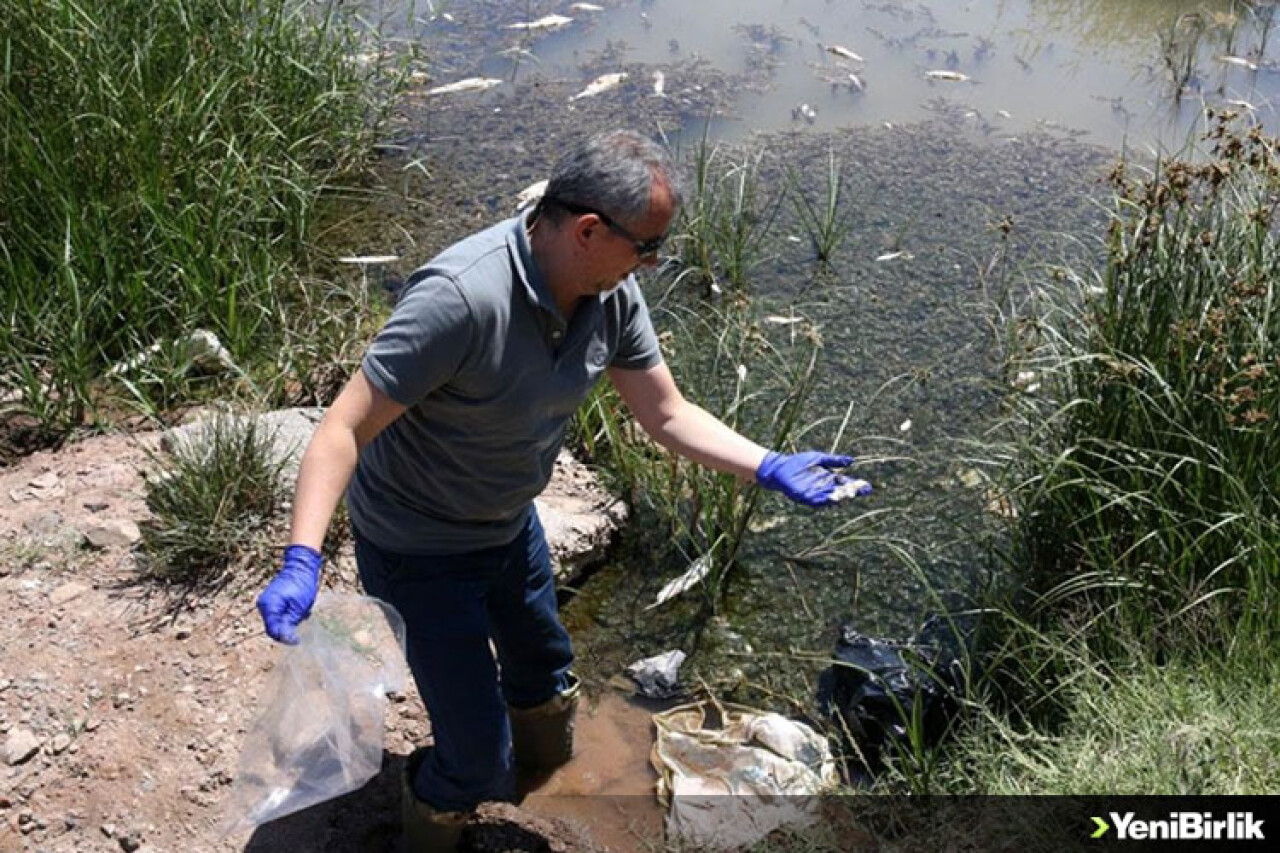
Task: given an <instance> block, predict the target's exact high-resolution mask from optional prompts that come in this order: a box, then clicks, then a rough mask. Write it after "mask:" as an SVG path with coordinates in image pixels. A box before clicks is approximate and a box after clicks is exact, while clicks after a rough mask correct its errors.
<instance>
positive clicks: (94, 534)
mask: <svg viewBox="0 0 1280 853" xmlns="http://www.w3.org/2000/svg"><path fill="white" fill-rule="evenodd" d="M84 536H85V539H87V540H89V544H90V545H92V546H93V547H95V548H111V547H114V546H120V545H133V544H134V543H136V542H137V541H138V540H140V539H141V538H142V531H141V530H139V529H138V525H137V524H135V523H134V522H132V521H130V520H129V519H127V518H116V519H107V520H106V521H100V522H96V523H95V524H93V525H92V526H90V527H89V528H88V529H87V530H85V532H84Z"/></svg>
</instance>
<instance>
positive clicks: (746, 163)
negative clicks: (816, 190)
mask: <svg viewBox="0 0 1280 853" xmlns="http://www.w3.org/2000/svg"><path fill="white" fill-rule="evenodd" d="M709 133H710V125H709V124H708V125H707V126H706V127H704V129H703V135H702V139H701V141H700V142H699V143H698V147H697V148H696V149H695V150H694V151H693V153H692V159H693V163H692V165H691V168H690V172H691V175H692V181H691V182H690V186H689V188H688V190H687V192H686V196H687V197H686V198H685V199H684V205H683V206H682V207H681V209H680V214H679V218H678V220H677V222H676V225H675V228H674V237H675V239H674V240H673V241H672V242H673V244H674V245H675V246H676V250H677V252H678V256H677V259H676V260H677V264H678V266H679V270H680V274H679V275H678V276H677V277H676V282H677V283H680V282H684V281H689V282H690V283H692V284H693V285H696V286H697V287H698V288H699V289H700V290H701V291H702V292H703V293H705V294H716V293H720V292H722V291H724V290H725V289H733V290H737V291H742V290H743V289H745V288H746V287H747V284H748V282H749V281H750V274H751V271H752V269H753V268H754V267H755V266H756V264H758V263H759V262H760V261H761V260H762V259H763V251H764V248H765V247H766V246H767V245H768V240H767V239H766V238H767V236H768V235H769V234H770V232H771V229H772V227H773V225H774V222H775V220H776V219H777V216H778V211H779V207H780V204H779V203H780V201H781V200H782V198H783V195H782V193H778V194H776V196H774V197H773V198H769V197H768V196H767V194H766V195H765V197H762V196H761V192H760V172H761V166H762V161H763V159H764V157H765V154H764V152H758V153H752V152H751V151H749V150H747V151H737V150H734V149H730V148H729V147H727V146H720V145H714V144H711V143H710V142H709V141H708V138H707V136H708V134H709Z"/></svg>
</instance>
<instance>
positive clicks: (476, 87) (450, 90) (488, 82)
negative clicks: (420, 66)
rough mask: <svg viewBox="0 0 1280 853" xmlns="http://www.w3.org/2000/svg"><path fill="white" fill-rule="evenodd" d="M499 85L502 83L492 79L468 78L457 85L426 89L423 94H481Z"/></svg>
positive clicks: (450, 84)
mask: <svg viewBox="0 0 1280 853" xmlns="http://www.w3.org/2000/svg"><path fill="white" fill-rule="evenodd" d="M500 85H502V81H501V80H496V79H494V78H493V77H468V78H466V79H465V80H459V81H458V82H457V83H448V84H446V85H444V86H436V87H435V88H434V89H428V90H427V91H426V92H425V94H427V95H453V94H456V93H458V92H483V91H484V90H485V89H492V88H493V87H494V86H500Z"/></svg>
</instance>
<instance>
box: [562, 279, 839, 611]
mask: <svg viewBox="0 0 1280 853" xmlns="http://www.w3.org/2000/svg"><path fill="white" fill-rule="evenodd" d="M657 313H658V314H659V322H660V324H661V325H662V326H663V327H664V328H666V329H667V330H668V332H667V333H666V335H665V338H666V341H665V345H664V353H665V355H666V357H667V359H668V360H671V361H673V362H677V363H678V364H679V371H680V380H681V386H682V389H683V393H685V394H687V395H688V396H689V398H690V399H693V400H697V401H698V403H699V405H701V406H702V407H703V408H705V409H707V410H708V411H709V412H711V413H712V414H714V415H716V416H717V417H718V418H720V419H721V420H722V421H724V423H726V424H728V425H729V426H731V427H734V428H735V429H740V430H741V431H743V432H744V433H746V434H751V435H757V436H760V438H761V440H762V441H765V442H766V443H768V444H769V446H771V447H788V446H790V445H791V444H792V443H793V442H795V441H796V440H797V439H798V438H799V437H800V436H801V435H802V433H803V428H802V425H801V423H800V415H801V411H802V409H803V406H804V403H805V401H806V399H807V398H808V395H809V392H810V390H811V388H812V386H813V381H814V376H815V366H816V363H817V355H818V351H819V348H820V346H821V342H820V340H819V339H818V338H817V336H816V333H815V332H814V330H813V329H812V328H811V327H809V328H806V329H805V331H804V332H803V333H799V334H793V335H791V336H789V337H785V338H783V337H782V336H779V339H778V340H774V339H771V338H770V337H768V336H767V335H766V334H765V333H764V330H763V328H762V327H761V325H760V324H759V323H758V322H756V321H754V320H753V318H752V316H751V313H750V310H749V305H748V303H746V302H739V303H734V304H732V305H730V306H727V307H725V308H723V309H719V308H715V307H713V306H710V305H707V304H700V305H685V306H675V305H669V306H667V307H665V308H663V309H660V310H659V311H658V312H657ZM570 440H571V441H572V442H573V443H575V444H576V445H577V446H578V447H580V448H581V450H582V451H583V452H584V454H585V455H586V457H587V458H588V459H590V460H592V461H594V462H596V463H597V464H600V465H602V466H603V467H604V468H605V469H606V471H608V473H609V475H610V476H611V478H612V479H613V485H614V486H615V487H617V488H618V489H620V490H621V491H622V492H623V494H624V495H625V496H626V497H627V499H628V501H629V502H630V503H631V504H632V505H633V507H635V509H636V510H637V511H638V512H641V513H652V514H653V515H654V516H655V517H656V519H657V523H658V524H659V525H661V526H662V527H663V528H665V529H666V530H667V531H668V533H669V534H670V537H671V540H672V541H673V542H675V543H676V546H677V547H678V548H679V549H681V551H682V553H683V554H684V555H685V557H686V559H687V561H688V562H689V563H692V562H693V561H695V560H698V559H705V560H708V561H709V562H710V568H709V571H708V576H707V581H706V583H705V585H704V590H705V594H706V603H707V606H708V607H709V609H710V610H711V611H712V612H718V610H719V608H720V606H721V605H722V604H723V596H724V594H725V585H726V583H727V581H728V578H729V576H730V574H731V572H732V569H733V567H734V563H735V560H736V559H737V555H738V550H739V548H740V547H741V545H742V543H743V540H744V539H745V538H746V536H747V535H748V524H749V523H750V522H751V519H752V518H753V517H754V515H755V513H756V510H757V509H758V501H759V497H760V494H759V489H758V488H757V487H756V485H755V484H754V483H751V482H744V481H740V480H738V479H737V478H735V477H732V476H730V475H728V474H720V473H717V472H715V471H712V470H711V469H709V468H705V467H703V466H701V465H697V464H695V463H693V462H690V461H689V460H686V459H681V458H679V457H676V456H672V455H671V454H669V453H667V452H666V451H665V450H663V449H662V448H661V447H659V446H658V445H656V444H655V443H654V442H652V441H651V440H650V439H649V438H648V437H647V436H645V434H644V432H643V431H642V430H641V429H640V428H639V426H638V425H637V424H635V423H634V421H632V420H630V417H629V416H628V415H627V414H626V410H625V409H624V408H623V406H622V401H621V399H620V398H619V397H618V395H617V393H616V392H615V391H614V390H613V386H612V385H605V384H602V385H600V386H598V387H597V388H596V389H595V390H594V391H593V392H592V394H591V396H590V397H589V398H588V399H587V400H586V402H584V404H583V405H582V407H581V408H580V409H579V411H578V414H577V417H576V419H575V424H574V430H573V435H572V437H571V439H570Z"/></svg>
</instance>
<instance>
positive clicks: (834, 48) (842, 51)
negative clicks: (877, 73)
mask: <svg viewBox="0 0 1280 853" xmlns="http://www.w3.org/2000/svg"><path fill="white" fill-rule="evenodd" d="M827 53H833V54H835V55H836V56H838V57H840V58H841V59H848V60H849V61H851V62H866V60H865V59H863V58H862V57H861V56H858V54H856V53H854V52H853V51H852V50H849V48H847V47H841V46H840V45H838V44H830V45H827Z"/></svg>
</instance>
